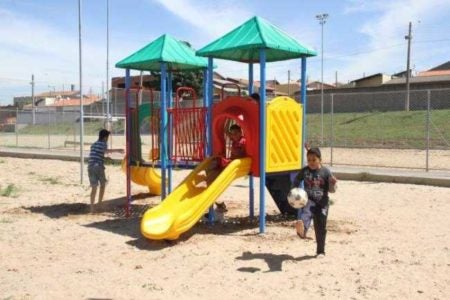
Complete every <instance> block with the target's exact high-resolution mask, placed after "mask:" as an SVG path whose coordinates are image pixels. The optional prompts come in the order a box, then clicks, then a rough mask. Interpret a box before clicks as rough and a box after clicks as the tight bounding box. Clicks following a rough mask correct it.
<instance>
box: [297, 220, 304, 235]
mask: <svg viewBox="0 0 450 300" xmlns="http://www.w3.org/2000/svg"><path fill="white" fill-rule="evenodd" d="M295 230H296V231H297V235H298V236H299V238H301V239H304V238H306V233H305V225H304V224H303V221H302V220H298V221H297V223H296V224H295Z"/></svg>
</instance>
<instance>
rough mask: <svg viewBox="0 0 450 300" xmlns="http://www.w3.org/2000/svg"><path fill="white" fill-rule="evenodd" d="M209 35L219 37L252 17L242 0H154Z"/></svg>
mask: <svg viewBox="0 0 450 300" xmlns="http://www.w3.org/2000/svg"><path fill="white" fill-rule="evenodd" d="M152 1H153V2H157V3H159V4H160V5H162V6H163V7H165V8H166V9H167V10H168V11H170V12H171V13H172V14H174V15H176V16H178V17H179V18H181V19H183V20H185V21H186V22H188V23H189V24H191V25H194V26H195V27H197V28H198V29H200V30H202V31H203V32H206V33H207V34H208V35H209V37H210V38H211V37H213V38H214V37H217V38H218V37H219V36H221V35H223V34H224V33H226V32H228V31H230V30H232V29H233V28H234V27H236V26H238V25H240V24H241V23H243V22H244V21H245V20H247V19H249V18H250V17H252V14H251V13H250V12H249V11H247V10H246V8H245V6H244V5H243V3H242V1H236V0H234V1H195V0H152Z"/></svg>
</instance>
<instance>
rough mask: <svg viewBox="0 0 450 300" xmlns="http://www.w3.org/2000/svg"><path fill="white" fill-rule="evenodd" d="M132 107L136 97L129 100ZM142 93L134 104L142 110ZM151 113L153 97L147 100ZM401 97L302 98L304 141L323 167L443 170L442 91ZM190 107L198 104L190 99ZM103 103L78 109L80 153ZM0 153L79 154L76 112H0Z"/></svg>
mask: <svg viewBox="0 0 450 300" xmlns="http://www.w3.org/2000/svg"><path fill="white" fill-rule="evenodd" d="M131 97H132V101H135V99H136V98H137V93H136V92H134V94H133V93H132V95H131ZM150 99H151V95H150V92H149V91H144V92H143V94H142V103H144V104H145V103H150ZM153 99H154V101H155V105H156V106H158V107H159V93H158V92H153ZM405 99H406V94H405V92H404V91H403V92H376V93H370V92H365V93H336V94H325V95H324V113H323V115H321V97H320V95H311V96H309V97H308V110H307V112H308V114H307V140H308V141H309V143H310V144H311V145H313V146H319V147H321V149H322V155H323V159H324V162H325V163H326V164H331V165H354V166H370V167H389V168H411V169H426V170H450V89H433V90H420V91H415V90H413V91H411V93H410V103H409V110H408V111H407V110H406V109H405ZM110 100H111V107H110V112H111V116H112V121H113V122H112V127H111V131H112V135H111V137H110V147H111V148H122V149H123V148H125V118H124V116H125V92H124V89H112V90H111V92H110ZM197 101H198V105H201V104H202V99H198V100H197ZM106 112H107V109H106V105H105V102H100V103H94V104H93V105H90V106H86V107H85V108H84V114H85V120H84V121H85V122H84V144H85V145H84V149H85V150H89V145H90V144H91V143H93V142H94V141H96V140H97V137H98V136H97V135H98V131H99V130H100V129H102V128H104V127H105V121H106V120H107V118H106V117H107V115H106ZM147 127H148V122H147V123H146V122H143V124H141V129H140V130H141V136H142V139H141V140H142V151H143V155H145V156H147V153H150V151H152V149H150V148H151V145H150V144H151V142H150V140H151V138H150V131H149V130H148V128H147ZM0 147H9V148H15V147H17V148H40V149H47V150H66V151H79V149H80V112H79V107H72V108H70V107H57V106H55V107H36V111H35V116H34V124H33V114H32V111H31V108H28V109H27V108H24V109H22V110H18V109H14V108H13V109H11V108H8V109H5V108H2V109H0Z"/></svg>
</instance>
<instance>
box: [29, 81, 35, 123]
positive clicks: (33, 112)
mask: <svg viewBox="0 0 450 300" xmlns="http://www.w3.org/2000/svg"><path fill="white" fill-rule="evenodd" d="M30 84H31V116H32V122H33V125H35V124H36V109H35V107H34V105H35V103H34V74H31V82H30Z"/></svg>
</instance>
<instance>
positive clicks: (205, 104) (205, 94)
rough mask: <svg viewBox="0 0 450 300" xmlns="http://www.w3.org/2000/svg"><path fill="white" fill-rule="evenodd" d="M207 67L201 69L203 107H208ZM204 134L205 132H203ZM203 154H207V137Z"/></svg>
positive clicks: (206, 119)
mask: <svg viewBox="0 0 450 300" xmlns="http://www.w3.org/2000/svg"><path fill="white" fill-rule="evenodd" d="M208 88H209V86H208V69H207V68H205V69H203V107H208ZM205 123H206V124H208V116H205ZM205 134H206V133H205ZM203 152H204V153H203V154H204V155H205V157H207V156H208V139H207V138H206V139H205V144H204V149H203Z"/></svg>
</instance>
